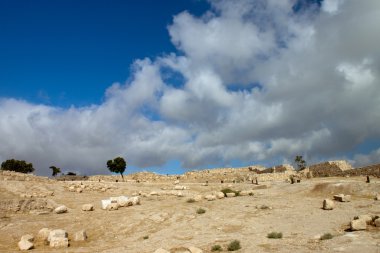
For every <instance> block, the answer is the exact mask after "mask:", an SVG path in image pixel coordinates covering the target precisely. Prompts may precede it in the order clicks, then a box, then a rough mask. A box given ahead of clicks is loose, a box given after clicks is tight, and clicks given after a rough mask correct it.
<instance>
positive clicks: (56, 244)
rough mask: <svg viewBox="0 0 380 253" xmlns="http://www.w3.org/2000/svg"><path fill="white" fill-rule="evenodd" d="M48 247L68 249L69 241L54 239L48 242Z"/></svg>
mask: <svg viewBox="0 0 380 253" xmlns="http://www.w3.org/2000/svg"><path fill="white" fill-rule="evenodd" d="M50 247H52V248H67V247H69V239H67V238H60V237H54V238H52V239H51V240H50Z"/></svg>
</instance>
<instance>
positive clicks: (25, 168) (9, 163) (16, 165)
mask: <svg viewBox="0 0 380 253" xmlns="http://www.w3.org/2000/svg"><path fill="white" fill-rule="evenodd" d="M1 169H2V170H10V171H15V172H20V173H31V172H33V171H34V168H33V164H32V163H27V162H25V161H24V160H21V161H20V160H15V159H11V160H6V161H5V162H3V163H2V164H1Z"/></svg>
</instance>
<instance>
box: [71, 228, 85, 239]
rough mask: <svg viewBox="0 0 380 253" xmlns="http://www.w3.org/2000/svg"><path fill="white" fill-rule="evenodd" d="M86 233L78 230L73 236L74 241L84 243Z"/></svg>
mask: <svg viewBox="0 0 380 253" xmlns="http://www.w3.org/2000/svg"><path fill="white" fill-rule="evenodd" d="M86 240H87V233H86V231H85V230H80V231H78V232H76V233H75V234H74V241H86Z"/></svg>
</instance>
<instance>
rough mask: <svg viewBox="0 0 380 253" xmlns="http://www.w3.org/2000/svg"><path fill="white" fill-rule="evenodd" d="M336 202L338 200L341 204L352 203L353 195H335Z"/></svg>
mask: <svg viewBox="0 0 380 253" xmlns="http://www.w3.org/2000/svg"><path fill="white" fill-rule="evenodd" d="M334 200H337V201H340V202H350V201H351V195H344V194H338V195H334Z"/></svg>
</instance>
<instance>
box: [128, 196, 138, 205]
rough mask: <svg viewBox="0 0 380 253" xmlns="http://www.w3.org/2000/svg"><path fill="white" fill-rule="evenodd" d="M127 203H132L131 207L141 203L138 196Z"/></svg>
mask: <svg viewBox="0 0 380 253" xmlns="http://www.w3.org/2000/svg"><path fill="white" fill-rule="evenodd" d="M129 201H130V202H131V203H132V205H133V206H135V205H140V203H141V199H140V197H139V196H136V197H132V198H130V199H129Z"/></svg>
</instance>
